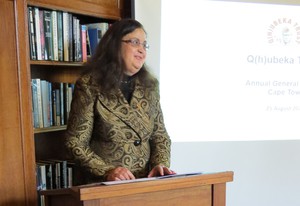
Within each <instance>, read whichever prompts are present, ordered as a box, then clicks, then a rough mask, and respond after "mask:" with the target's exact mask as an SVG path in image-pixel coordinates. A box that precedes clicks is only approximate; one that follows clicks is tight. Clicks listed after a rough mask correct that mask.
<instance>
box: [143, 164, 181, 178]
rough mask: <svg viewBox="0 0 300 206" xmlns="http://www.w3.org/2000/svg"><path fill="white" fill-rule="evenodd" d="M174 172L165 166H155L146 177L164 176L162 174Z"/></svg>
mask: <svg viewBox="0 0 300 206" xmlns="http://www.w3.org/2000/svg"><path fill="white" fill-rule="evenodd" d="M173 174H176V172H174V171H173V170H171V169H169V168H168V167H165V166H163V165H157V166H155V167H154V168H153V169H152V170H151V171H150V172H149V174H148V177H157V176H164V175H173Z"/></svg>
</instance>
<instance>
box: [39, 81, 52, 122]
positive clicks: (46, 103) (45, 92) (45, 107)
mask: <svg viewBox="0 0 300 206" xmlns="http://www.w3.org/2000/svg"><path fill="white" fill-rule="evenodd" d="M41 97H42V113H43V125H44V127H50V100H49V86H48V82H47V81H46V80H41Z"/></svg>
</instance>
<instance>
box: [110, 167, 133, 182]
mask: <svg viewBox="0 0 300 206" xmlns="http://www.w3.org/2000/svg"><path fill="white" fill-rule="evenodd" d="M134 179H135V176H134V175H133V174H132V173H131V172H130V171H129V170H128V169H127V168H125V167H116V168H115V169H112V170H110V171H108V172H107V175H106V181H117V180H134Z"/></svg>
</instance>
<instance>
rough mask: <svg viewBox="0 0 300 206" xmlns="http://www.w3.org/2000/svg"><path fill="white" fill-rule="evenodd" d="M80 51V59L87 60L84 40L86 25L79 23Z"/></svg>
mask: <svg viewBox="0 0 300 206" xmlns="http://www.w3.org/2000/svg"><path fill="white" fill-rule="evenodd" d="M81 44H82V45H81V51H82V61H83V62H86V61H87V42H86V25H81Z"/></svg>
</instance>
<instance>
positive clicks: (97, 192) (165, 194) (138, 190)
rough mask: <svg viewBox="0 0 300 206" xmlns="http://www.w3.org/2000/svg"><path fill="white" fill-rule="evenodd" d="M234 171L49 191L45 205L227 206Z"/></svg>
mask: <svg viewBox="0 0 300 206" xmlns="http://www.w3.org/2000/svg"><path fill="white" fill-rule="evenodd" d="M230 181H233V172H220V173H210V174H198V175H190V176H179V177H171V178H165V179H157V180H150V181H142V182H131V183H126V184H116V185H101V184H94V185H82V186H76V187H72V188H68V189H59V190H47V191H42V192H41V194H42V195H44V197H45V202H46V206H108V205H109V206H111V205H113V206H114V205H117V206H129V205H130V206H137V205H142V206H150V205H151V206H160V205H163V206H168V205H169V206H174V205H188V206H193V205H198V206H225V205H226V182H230Z"/></svg>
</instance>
